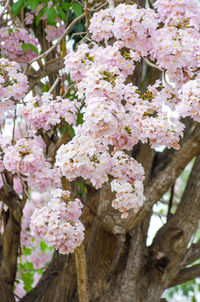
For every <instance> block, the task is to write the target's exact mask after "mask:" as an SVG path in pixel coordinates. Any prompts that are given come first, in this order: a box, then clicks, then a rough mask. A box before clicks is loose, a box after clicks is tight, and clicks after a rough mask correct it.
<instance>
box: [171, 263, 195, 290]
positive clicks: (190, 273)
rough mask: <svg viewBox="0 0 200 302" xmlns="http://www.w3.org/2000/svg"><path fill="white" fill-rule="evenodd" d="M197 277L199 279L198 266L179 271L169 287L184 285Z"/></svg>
mask: <svg viewBox="0 0 200 302" xmlns="http://www.w3.org/2000/svg"><path fill="white" fill-rule="evenodd" d="M197 277H200V264H197V265H193V266H191V267H188V268H185V269H182V270H180V271H179V273H178V274H177V275H176V276H175V278H174V279H173V281H172V282H171V283H170V285H169V287H172V286H175V285H178V284H182V283H185V282H187V281H190V280H193V279H195V278H197Z"/></svg>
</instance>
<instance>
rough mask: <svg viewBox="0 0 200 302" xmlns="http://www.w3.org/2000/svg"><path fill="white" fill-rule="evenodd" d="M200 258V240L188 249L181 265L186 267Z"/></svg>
mask: <svg viewBox="0 0 200 302" xmlns="http://www.w3.org/2000/svg"><path fill="white" fill-rule="evenodd" d="M199 258H200V240H199V241H198V242H197V243H193V244H192V245H191V247H190V248H188V249H187V251H186V253H185V255H184V258H183V260H182V262H181V266H182V267H185V266H187V265H189V264H191V263H193V262H194V261H196V260H197V259H199Z"/></svg>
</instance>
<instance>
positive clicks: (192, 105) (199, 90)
mask: <svg viewBox="0 0 200 302" xmlns="http://www.w3.org/2000/svg"><path fill="white" fill-rule="evenodd" d="M179 92H180V94H179V97H180V99H181V102H180V103H179V104H178V106H177V111H178V113H179V114H180V115H181V116H182V117H186V116H190V117H191V118H193V120H195V121H197V122H200V79H196V80H191V81H189V82H187V83H186V84H184V85H183V86H182V87H181V89H180V91H179Z"/></svg>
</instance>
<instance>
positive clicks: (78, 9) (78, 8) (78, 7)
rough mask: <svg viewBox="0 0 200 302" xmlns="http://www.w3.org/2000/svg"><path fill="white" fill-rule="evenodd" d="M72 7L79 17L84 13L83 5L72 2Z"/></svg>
mask: <svg viewBox="0 0 200 302" xmlns="http://www.w3.org/2000/svg"><path fill="white" fill-rule="evenodd" d="M72 9H73V12H74V14H75V16H76V17H79V16H80V15H81V14H82V13H83V9H82V6H81V5H80V4H78V3H72Z"/></svg>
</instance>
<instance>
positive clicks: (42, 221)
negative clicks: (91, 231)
mask: <svg viewBox="0 0 200 302" xmlns="http://www.w3.org/2000/svg"><path fill="white" fill-rule="evenodd" d="M52 194H53V198H52V200H51V201H50V202H48V205H47V206H45V207H43V208H41V209H36V210H35V211H34V213H33V215H32V218H31V230H32V233H33V235H35V236H36V237H39V238H42V239H43V240H44V241H45V242H46V243H47V244H48V245H50V246H53V247H54V248H56V249H58V250H59V252H60V253H61V254H68V253H72V252H73V251H74V249H75V248H76V247H77V246H79V245H80V244H81V242H82V240H83V238H84V226H83V224H82V223H81V221H80V220H79V217H80V215H81V213H82V210H81V209H82V207H83V205H82V203H81V201H80V200H79V199H78V198H76V199H75V200H72V199H71V198H70V192H69V191H63V190H61V189H57V190H55V191H54V192H53V193H52Z"/></svg>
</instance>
